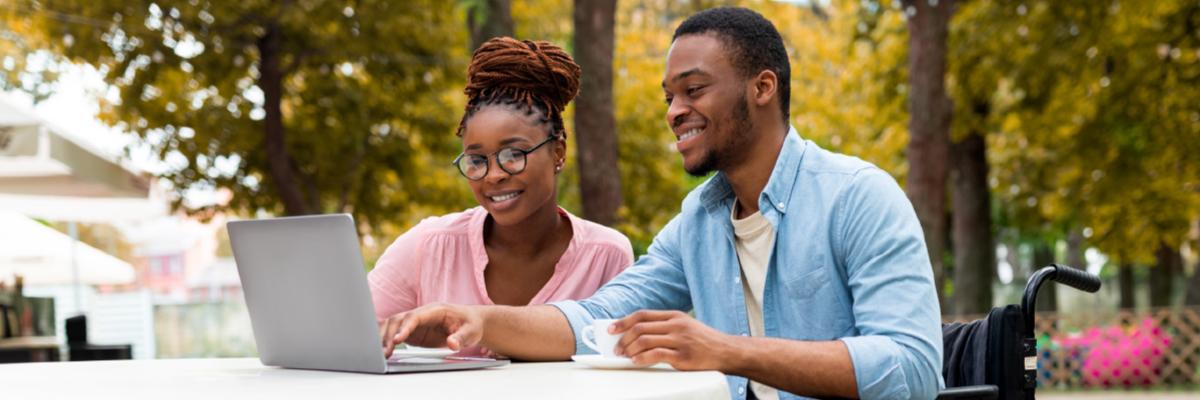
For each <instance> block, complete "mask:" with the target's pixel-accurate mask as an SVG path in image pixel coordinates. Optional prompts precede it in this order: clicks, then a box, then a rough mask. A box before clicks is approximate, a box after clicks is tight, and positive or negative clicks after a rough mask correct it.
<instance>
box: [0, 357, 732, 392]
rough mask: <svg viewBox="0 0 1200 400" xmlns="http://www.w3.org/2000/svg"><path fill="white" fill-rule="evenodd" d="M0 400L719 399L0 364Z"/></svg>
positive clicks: (194, 369) (583, 384)
mask: <svg viewBox="0 0 1200 400" xmlns="http://www.w3.org/2000/svg"><path fill="white" fill-rule="evenodd" d="M0 377H3V379H0V380H2V381H3V382H4V383H3V385H0V397H3V398H5V399H9V398H11V399H59V398H64V399H65V398H87V399H109V398H120V399H166V398H170V399H177V398H184V399H209V400H229V399H259V398H280V399H285V398H286V399H351V398H363V399H452V398H462V399H606V400H616V399H698V400H703V399H714V400H715V399H726V400H727V399H729V390H728V389H727V385H726V383H725V376H724V375H722V374H720V373H718V372H713V371H706V372H680V371H675V370H671V369H669V368H651V369H644V370H599V369H592V368H588V367H586V366H584V365H582V364H577V363H572V362H556V363H513V364H511V365H509V366H505V367H499V368H491V369H480V370H469V371H447V372H427V373H414V374H392V375H372V374H360V373H350V372H329V371H309V370H296V369H283V368H276V367H265V366H263V365H262V364H261V363H259V361H258V359H254V358H225V359H219V358H214V359H178V360H133V361H93V362H57V363H25V364H0Z"/></svg>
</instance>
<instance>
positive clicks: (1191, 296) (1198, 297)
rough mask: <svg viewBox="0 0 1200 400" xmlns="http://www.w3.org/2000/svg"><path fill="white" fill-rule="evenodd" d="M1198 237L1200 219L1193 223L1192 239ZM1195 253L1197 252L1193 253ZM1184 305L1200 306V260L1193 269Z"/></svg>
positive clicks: (1199, 233)
mask: <svg viewBox="0 0 1200 400" xmlns="http://www.w3.org/2000/svg"><path fill="white" fill-rule="evenodd" d="M1197 235H1200V219H1196V220H1195V221H1194V222H1192V238H1193V239H1194V238H1196V236H1197ZM1192 243H1193V244H1196V243H1200V242H1192ZM1193 249H1200V247H1193ZM1193 253H1195V252H1194V251H1193ZM1183 304H1186V305H1189V306H1200V259H1197V260H1196V265H1195V266H1194V267H1192V279H1190V280H1188V287H1187V297H1186V298H1184V300H1183Z"/></svg>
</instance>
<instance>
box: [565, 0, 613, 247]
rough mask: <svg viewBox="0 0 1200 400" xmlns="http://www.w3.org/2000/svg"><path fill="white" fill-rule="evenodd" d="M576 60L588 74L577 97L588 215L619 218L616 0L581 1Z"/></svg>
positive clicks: (607, 222)
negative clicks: (614, 74)
mask: <svg viewBox="0 0 1200 400" xmlns="http://www.w3.org/2000/svg"><path fill="white" fill-rule="evenodd" d="M574 10H575V12H574V21H575V40H574V48H575V60H576V61H577V62H578V63H579V66H580V67H581V68H582V69H583V71H584V73H583V76H582V78H581V81H580V88H579V97H578V98H576V99H575V136H576V138H577V139H576V147H575V148H576V150H577V151H576V152H575V156H576V159H577V161H576V167H577V168H578V169H579V194H580V199H581V200H582V203H583V204H582V205H583V216H584V218H587V219H589V220H592V221H596V222H599V223H601V224H604V225H614V224H615V223H616V222H617V212H618V211H619V210H620V208H621V175H620V174H619V173H618V169H617V159H618V156H617V127H616V117H615V116H614V115H613V112H614V108H613V46H614V39H615V34H614V31H613V30H614V24H615V22H616V15H615V13H616V11H617V1H616V0H575V9H574Z"/></svg>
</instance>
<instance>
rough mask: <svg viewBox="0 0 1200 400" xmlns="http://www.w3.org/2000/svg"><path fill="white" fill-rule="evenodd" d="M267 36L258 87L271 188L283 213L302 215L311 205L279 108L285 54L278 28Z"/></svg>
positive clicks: (262, 43) (260, 49)
mask: <svg viewBox="0 0 1200 400" xmlns="http://www.w3.org/2000/svg"><path fill="white" fill-rule="evenodd" d="M266 28H267V29H266V33H265V34H264V35H263V37H261V38H259V39H258V43H257V45H258V56H259V60H258V63H259V65H258V67H259V79H258V87H259V88H261V89H262V91H263V109H264V110H265V111H266V117H265V118H263V122H264V130H263V132H264V134H265V142H266V149H265V150H266V153H267V162H268V163H269V165H270V170H271V171H270V174H271V178H272V182H270V185H271V186H274V187H275V190H276V191H278V193H279V199H280V200H281V201H283V210H284V212H285V213H287V215H303V214H308V213H309V212H310V211H309V210H310V207H309V205H308V204H307V203H306V202H305V200H304V195H302V194H301V193H300V188H299V182H298V180H297V179H296V176H295V174H294V172H295V171H293V169H292V168H293V165H292V157H291V155H289V154H288V150H287V142H286V137H287V135H286V131H285V129H284V126H283V111H282V109H281V108H280V104H281V102H282V101H283V70H282V69H281V68H280V66H279V61H280V58H282V54H281V51H280V46H279V43H280V41H281V40H282V37H281V36H280V32H279V28H278V25H276V24H273V23H272V24H267V26H266Z"/></svg>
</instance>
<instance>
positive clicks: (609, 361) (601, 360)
mask: <svg viewBox="0 0 1200 400" xmlns="http://www.w3.org/2000/svg"><path fill="white" fill-rule="evenodd" d="M571 359H572V360H575V362H577V363H580V364H583V365H586V366H589V367H592V368H600V369H640V368H650V367H653V366H654V365H647V366H637V365H634V364H633V360H631V359H629V358H625V357H605V356H602V355H599V354H579V355H574V356H571Z"/></svg>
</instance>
